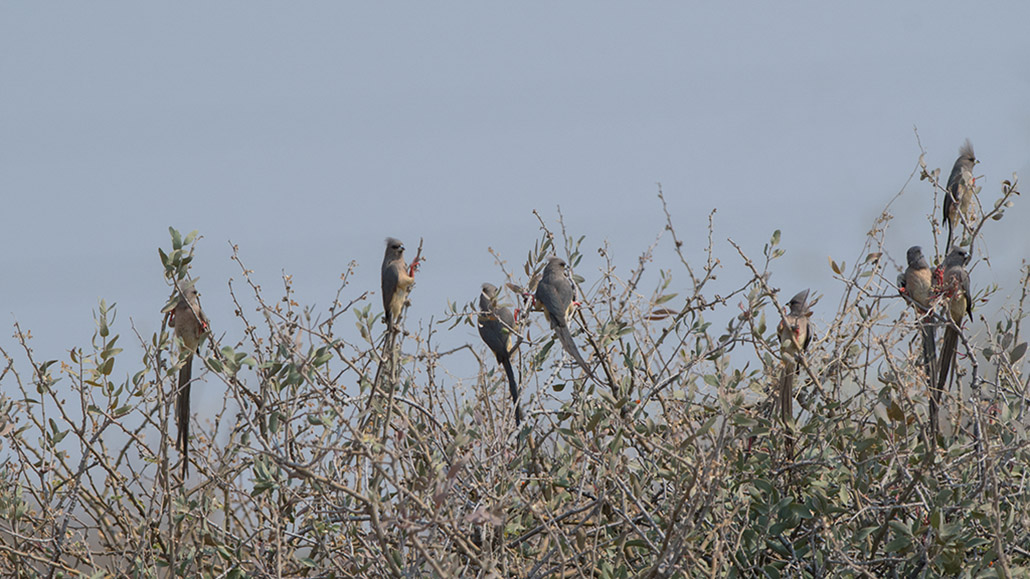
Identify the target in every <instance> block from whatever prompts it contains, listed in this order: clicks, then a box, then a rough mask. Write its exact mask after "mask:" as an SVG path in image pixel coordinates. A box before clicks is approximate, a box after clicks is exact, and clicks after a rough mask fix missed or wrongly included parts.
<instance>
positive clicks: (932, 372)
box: [920, 320, 937, 387]
mask: <svg viewBox="0 0 1030 579" xmlns="http://www.w3.org/2000/svg"><path fill="white" fill-rule="evenodd" d="M920 332H921V333H922V335H923V365H924V366H926V376H927V379H928V380H929V383H930V386H931V387H932V386H933V385H934V384H935V383H936V381H937V349H936V344H935V342H936V337H935V336H934V334H935V331H934V325H933V323H932V322H930V321H929V320H926V321H924V322H923V324H922V326H921V327H920Z"/></svg>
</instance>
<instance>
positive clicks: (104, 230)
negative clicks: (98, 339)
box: [0, 2, 1030, 372]
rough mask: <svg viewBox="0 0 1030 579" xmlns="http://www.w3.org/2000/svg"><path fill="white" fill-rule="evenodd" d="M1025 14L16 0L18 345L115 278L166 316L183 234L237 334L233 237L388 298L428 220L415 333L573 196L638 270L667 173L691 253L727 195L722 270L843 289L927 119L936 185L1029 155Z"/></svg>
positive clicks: (268, 256)
mask: <svg viewBox="0 0 1030 579" xmlns="http://www.w3.org/2000/svg"><path fill="white" fill-rule="evenodd" d="M1028 26H1030V4H1027V3H1022V2H1008V3H985V4H971V3H968V2H964V3H958V2H950V3H941V2H922V3H900V2H876V3H869V2H863V3H855V4H847V5H845V4H842V3H828V2H804V3H790V4H786V3H768V2H762V3H757V2H755V3H725V2H720V3H705V4H701V5H689V4H680V3H677V4H673V3H650V4H647V5H645V4H644V3H613V2H563V3H543V2H528V3H527V2H521V3H500V2H475V3H464V4H458V3H444V4H442V5H430V4H429V3H424V2H417V3H415V2H407V3H381V2H372V3H360V4H359V3H340V2H303V3H270V2H217V3H214V2H177V3H174V4H173V3H150V2H147V3H140V2H106V3H43V2H4V3H3V4H2V5H0V190H2V191H3V199H4V211H3V212H2V214H0V223H2V226H3V231H4V234H5V237H6V240H7V250H6V251H5V252H3V254H2V256H0V262H2V271H3V276H2V279H0V295H2V297H3V298H4V306H3V308H2V310H3V319H4V322H3V324H4V327H6V328H8V330H4V331H3V332H0V345H3V347H4V348H6V349H8V351H12V350H13V349H14V347H13V341H12V339H11V338H10V334H11V331H10V329H9V328H10V326H11V322H13V321H14V320H18V321H19V322H20V323H21V324H22V327H23V329H31V330H32V331H33V334H34V336H35V340H34V345H35V347H36V348H37V352H36V356H37V359H50V358H61V359H66V358H67V354H66V350H67V349H68V348H70V347H72V346H75V345H85V344H86V343H88V340H89V338H90V336H91V334H92V331H93V325H92V310H93V309H95V308H96V303H97V299H98V298H100V297H103V298H106V299H107V300H108V301H109V302H117V303H118V304H119V320H120V324H119V326H118V327H117V328H116V330H117V331H118V332H120V333H121V334H123V335H124V336H125V338H124V339H123V344H122V345H123V346H127V345H128V344H126V343H125V342H131V340H129V337H130V336H129V335H130V334H131V332H130V329H129V326H128V322H129V318H130V317H131V318H132V319H133V321H134V322H135V324H136V327H137V328H138V329H139V330H140V332H141V333H142V334H143V335H144V336H149V334H150V333H151V332H153V331H155V330H156V329H157V324H158V322H159V319H160V318H159V314H158V310H159V309H160V307H161V306H162V305H163V304H164V302H165V300H166V298H167V296H168V289H167V287H166V285H165V283H164V281H163V279H162V275H161V273H162V272H161V267H160V264H159V262H158V258H157V250H156V248H157V247H158V246H161V247H168V245H169V240H168V233H167V227H168V226H169V225H173V226H175V227H177V228H178V229H180V230H181V231H183V232H187V231H190V230H193V229H198V230H200V232H201V233H202V234H203V235H204V237H205V239H204V240H203V241H202V242H201V245H200V248H199V254H198V257H197V260H196V267H195V270H194V271H195V273H196V274H197V275H199V276H200V278H201V281H200V284H199V288H200V290H201V293H202V300H203V303H204V307H205V309H206V310H207V311H208V313H209V316H210V317H211V319H212V322H213V324H214V325H215V328H216V330H220V331H224V332H226V333H227V336H228V338H229V340H228V341H230V342H231V341H235V340H236V339H238V338H239V336H240V333H241V332H240V327H239V324H238V323H237V322H236V320H234V319H233V318H232V314H231V311H232V310H231V303H230V301H229V297H228V292H227V289H226V280H227V279H228V278H229V277H236V278H237V279H239V272H238V267H237V266H236V265H235V264H233V263H232V262H231V261H230V260H229V253H230V252H229V246H228V241H230V240H231V241H232V242H233V243H236V244H238V245H239V246H240V248H241V253H242V256H243V258H244V259H245V260H246V263H247V264H248V266H249V267H250V268H252V269H254V270H256V272H257V275H258V277H259V279H260V280H261V281H263V282H264V285H265V287H266V289H267V290H268V291H269V292H270V297H274V296H275V295H277V293H276V292H277V291H278V288H279V287H280V286H279V284H277V283H276V279H277V278H278V276H279V274H280V272H281V271H282V270H286V271H287V272H288V273H292V274H294V275H295V278H294V279H295V287H296V289H297V290H298V297H299V299H300V301H302V302H303V303H314V304H317V305H318V306H319V307H320V308H323V309H324V308H325V307H326V306H328V304H329V302H330V301H331V299H332V298H333V296H334V295H335V289H336V286H337V283H338V276H339V274H340V273H341V272H342V271H344V269H345V268H346V266H347V263H348V262H350V261H351V260H356V261H358V262H359V264H360V267H359V269H358V273H357V275H356V276H355V278H354V280H353V284H352V286H351V287H350V289H349V292H348V293H347V294H345V297H346V298H350V297H355V296H357V295H358V294H360V293H361V291H364V290H365V289H369V290H376V291H378V283H379V282H378V276H379V264H380V261H381V259H382V254H383V247H384V246H383V240H384V238H385V237H386V236H388V235H390V236H395V237H398V238H400V239H402V240H404V241H405V242H406V243H407V245H408V247H409V248H410V252H411V253H413V252H414V248H415V247H416V246H417V244H418V239H419V237H424V238H425V252H426V254H427V255H428V257H429V261H428V262H427V263H426V265H425V267H424V268H423V270H422V273H421V275H420V276H419V278H418V285H417V287H416V290H415V293H414V295H413V296H412V298H413V302H414V306H413V308H412V309H411V311H410V312H409V324H412V323H414V322H413V321H412V320H415V319H418V318H422V319H424V320H428V318H429V317H430V316H436V317H437V318H439V317H440V316H441V315H442V314H443V311H444V306H445V302H446V300H447V299H452V300H455V301H458V302H467V301H468V300H471V299H473V298H474V297H475V295H476V293H477V291H478V287H479V284H480V283H482V282H483V281H493V282H495V283H497V282H499V281H500V272H499V269H498V268H497V267H496V266H495V265H494V260H493V257H492V256H490V254H489V253H488V252H487V247H493V248H494V249H496V250H497V251H498V252H500V254H501V255H502V256H504V257H505V258H506V259H508V260H509V264H510V266H511V267H512V268H515V269H518V265H519V264H521V261H522V260H523V259H524V258H525V255H526V253H527V251H528V250H529V249H530V248H532V246H533V243H534V242H535V241H536V239H537V238H538V237H539V231H538V228H537V222H536V219H535V218H534V217H533V215H532V211H533V210H534V209H535V210H538V211H539V212H540V213H541V214H542V215H543V216H544V218H545V219H548V220H549V221H551V222H552V224H553V220H554V219H555V218H556V216H557V212H556V210H555V207H556V206H557V205H561V207H562V211H563V213H564V215H565V216H566V221H567V225H568V227H569V229H570V231H571V232H572V233H573V234H575V235H576V236H578V235H586V241H585V242H584V248H585V249H586V253H587V256H588V257H587V259H586V260H585V261H584V264H583V266H581V267H580V268H579V269H578V270H577V273H579V274H580V275H582V276H584V277H585V278H587V280H588V282H591V281H593V280H596V279H597V266H598V262H597V261H596V259H595V258H594V256H595V255H596V253H595V251H594V250H595V249H596V248H597V247H599V246H600V245H601V244H602V243H603V242H604V240H606V239H607V240H608V241H609V242H610V243H611V245H612V247H613V250H614V251H613V254H614V258H615V260H616V262H617V263H618V264H619V265H620V267H621V268H622V271H623V272H628V271H629V270H630V269H631V268H632V267H634V265H635V263H636V257H637V255H638V254H639V253H640V252H641V251H643V250H644V249H645V248H646V247H647V245H648V244H649V243H650V242H651V241H652V240H653V239H654V237H655V236H656V235H658V234H659V233H660V232H661V228H662V226H663V224H664V217H663V215H662V213H661V208H660V205H659V203H658V201H657V199H656V197H655V192H656V183H657V182H661V183H662V185H663V188H664V191H665V194H666V197H667V198H668V200H669V203H670V209H671V210H672V212H673V214H674V218H675V220H676V224H677V227H678V230H679V233H680V236H681V237H682V238H684V239H685V241H687V243H688V247H689V249H690V251H691V253H692V254H693V255H698V256H700V249H701V247H702V245H703V243H704V241H705V232H704V231H703V229H702V228H703V227H704V225H705V222H706V216H707V213H708V211H709V210H710V209H711V208H713V207H714V208H718V210H719V212H718V214H717V216H716V228H717V229H716V235H715V238H716V240H717V241H718V242H719V246H718V253H719V257H720V258H722V260H723V261H724V262H725V263H726V264H727V269H726V272H725V273H724V278H725V283H727V284H731V283H734V282H735V281H737V280H741V279H744V277H745V274H744V272H743V271H742V270H741V268H740V267H739V264H738V263H737V261H736V260H735V254H734V253H733V252H732V250H731V249H730V248H729V247H728V246H727V245H726V244H725V243H724V242H723V240H725V238H727V237H732V238H734V239H735V240H736V241H738V242H740V243H742V244H743V245H744V246H745V248H747V249H748V250H749V251H750V252H751V253H752V254H753V255H755V256H757V255H758V254H759V253H760V250H761V247H762V244H764V243H765V241H766V240H767V239H768V238H769V235H770V234H771V233H772V231H773V230H774V229H782V230H783V247H784V248H785V249H786V250H787V251H788V254H787V256H786V257H785V258H783V259H782V260H780V262H779V263H778V269H777V272H776V274H775V276H774V279H773V285H775V286H777V287H783V288H784V289H785V291H786V292H787V294H788V295H793V293H795V291H796V290H798V289H801V288H803V287H807V286H811V287H813V288H814V289H815V290H816V291H818V292H823V293H825V294H826V296H827V297H826V298H825V299H824V300H823V304H824V305H825V306H826V308H827V309H829V310H832V308H833V307H834V306H835V305H836V303H837V300H838V297H839V295H840V291H841V288H840V286H839V285H838V284H835V283H834V282H833V281H832V279H831V278H830V273H829V269H828V267H827V260H826V258H827V256H828V255H833V256H834V257H836V258H837V259H844V260H847V261H848V263H849V264H850V263H852V262H853V261H854V260H855V259H856V257H859V255H858V254H859V252H860V249H861V246H862V243H863V237H864V235H865V233H866V231H867V230H868V229H869V227H870V225H871V223H872V220H873V218H874V217H875V216H876V215H877V214H879V212H880V210H881V209H882V208H883V206H884V205H885V204H886V203H887V202H888V201H889V200H890V198H891V197H893V196H894V194H895V193H897V192H898V191H899V190H900V189H901V188H902V187H903V186H904V185H905V183H906V180H907V179H908V177H909V174H910V173H911V171H912V170H913V168H914V166H915V163H916V160H917V158H918V155H919V150H918V146H917V143H916V139H915V136H914V133H913V127H918V129H919V134H920V137H921V139H922V143H923V145H924V147H925V148H926V149H927V152H928V157H927V161H928V163H929V164H930V166H931V167H941V168H942V171H943V173H944V176H945V178H946V176H947V173H948V171H949V170H950V168H951V164H952V163H953V161H954V159H955V157H956V155H957V151H958V147H959V145H960V144H961V143H962V140H963V139H965V138H966V137H969V138H970V139H972V141H973V143H974V145H975V147H976V152H977V156H978V157H979V158H980V159H981V160H982V163H981V165H979V166H978V171H977V174H983V175H985V176H986V179H985V180H984V181H983V182H982V184H983V186H984V193H983V195H985V197H984V199H985V200H987V202H989V201H990V200H993V199H994V198H995V197H996V196H997V192H998V189H999V187H998V183H999V182H1000V181H1001V180H1002V179H1005V178H1008V177H1010V175H1011V173H1012V172H1013V171H1018V172H1019V173H1020V174H1021V175H1025V174H1027V172H1028V171H1030V34H1028ZM930 194H931V192H930V189H929V187H928V186H927V185H926V184H925V183H919V182H918V181H913V182H912V183H910V184H909V185H908V188H907V190H906V193H905V195H904V196H903V197H902V199H901V200H900V201H899V202H898V203H897V204H896V205H895V206H894V213H895V216H896V217H897V219H896V220H895V222H894V224H893V226H892V230H891V233H890V236H889V239H890V240H891V244H892V246H891V247H890V249H891V250H892V253H893V257H894V258H895V259H903V258H904V251H905V249H906V248H907V247H908V246H909V245H913V244H917V243H918V244H922V245H924V246H927V247H929V246H930V245H931V243H932V242H931V238H930V236H929V228H928V226H927V224H926V220H925V217H926V214H927V213H929V212H930V211H931V207H930V205H929V204H930V199H931V197H930ZM1024 197H1025V196H1024ZM1028 203H1030V199H1025V198H1020V199H1017V205H1016V207H1015V208H1014V209H1013V210H1012V211H1011V212H1010V214H1009V215H1008V217H1007V218H1006V219H1005V220H1004V221H1002V222H1001V223H999V224H997V225H995V226H992V227H991V228H990V229H989V231H988V237H987V239H986V241H985V243H984V247H985V248H986V249H988V250H989V251H990V252H991V256H992V261H993V262H994V265H995V270H994V272H993V273H994V274H997V275H1009V274H1011V272H1013V271H1015V270H1016V269H1018V267H1019V264H1020V260H1021V259H1022V258H1024V257H1026V256H1028V255H1030V235H1028V234H1027V233H1026V225H1025V224H1026V222H1027V216H1028V215H1030V209H1028V207H1027V204H1028ZM666 264H667V265H666ZM660 266H667V267H673V266H674V259H673V254H672V251H671V245H670V244H669V243H668V242H666V243H664V245H663V246H662V248H661V249H660V251H659V252H658V254H657V256H656V260H655V263H654V264H653V266H652V267H660ZM977 274H978V275H979V276H981V277H979V278H978V279H974V286H976V285H981V284H984V283H986V280H985V277H986V276H988V275H991V273H990V272H988V271H987V270H986V269H978V270H977ZM676 275H677V276H679V279H681V280H682V281H683V283H684V284H685V283H686V279H685V278H684V276H682V275H681V274H680V273H678V272H677V274H676ZM1012 279H1014V278H1009V280H1010V281H1011V280H1012ZM1002 281H1004V280H1002ZM1006 290H1007V291H1006V292H1004V293H1010V292H1011V291H1013V290H1014V288H1012V287H1011V286H1010V287H1009V288H1006ZM372 303H373V304H374V307H376V308H377V309H378V308H379V307H380V304H381V302H380V298H379V296H378V295H375V296H373V297H372ZM826 315H828V312H827V313H826ZM819 317H820V312H816V318H817V319H818V318H819ZM346 326H347V327H348V328H349V327H350V324H347V325H346ZM444 339H445V340H451V341H454V342H461V341H466V340H467V341H476V340H478V338H477V337H476V336H475V334H474V332H473V331H472V330H471V329H467V328H460V329H458V330H455V332H454V335H452V336H449V337H446V338H444ZM477 345H478V343H477ZM128 361H129V359H127V360H126V362H128ZM129 370H130V368H128V367H126V366H125V365H122V366H121V371H122V372H128V371H129Z"/></svg>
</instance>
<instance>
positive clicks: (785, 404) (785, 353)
mask: <svg viewBox="0 0 1030 579" xmlns="http://www.w3.org/2000/svg"><path fill="white" fill-rule="evenodd" d="M787 308H788V310H789V313H787V315H785V316H783V319H782V320H780V324H779V325H778V326H777V327H776V336H777V337H778V338H779V339H780V358H781V359H782V360H783V378H782V379H781V380H780V418H781V419H782V420H783V424H784V425H789V424H790V421H791V419H793V417H794V408H793V402H794V393H793V389H794V376H795V375H796V374H797V371H798V356H800V355H801V353H802V352H805V351H807V350H808V345H809V344H810V343H811V342H812V328H811V324H809V321H808V318H810V317H811V316H812V312H811V311H809V309H808V290H807V289H806V290H804V291H801V292H798V294H797V295H795V296H794V297H792V298H790V301H789V302H787ZM786 446H787V448H788V452H790V453H791V454H793V450H792V448H793V440H792V439H791V438H790V437H789V435H788V437H787V445H786Z"/></svg>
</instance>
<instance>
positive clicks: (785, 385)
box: [780, 363, 798, 457]
mask: <svg viewBox="0 0 1030 579" xmlns="http://www.w3.org/2000/svg"><path fill="white" fill-rule="evenodd" d="M797 370H798V366H797V363H787V364H784V365H783V379H782V380H781V381H780V420H782V421H783V429H784V436H783V443H784V447H785V448H786V451H787V456H788V457H793V456H794V436H793V434H791V431H790V430H791V420H792V419H793V418H794V395H793V391H794V375H795V374H796V373H797Z"/></svg>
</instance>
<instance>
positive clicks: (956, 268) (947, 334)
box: [934, 247, 973, 399]
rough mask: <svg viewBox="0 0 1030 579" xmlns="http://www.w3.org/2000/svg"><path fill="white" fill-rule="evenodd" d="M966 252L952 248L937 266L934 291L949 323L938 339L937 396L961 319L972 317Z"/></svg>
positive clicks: (952, 356)
mask: <svg viewBox="0 0 1030 579" xmlns="http://www.w3.org/2000/svg"><path fill="white" fill-rule="evenodd" d="M968 257H969V256H968V254H967V253H966V251H965V250H964V249H962V248H961V247H953V248H952V249H951V251H950V252H949V253H948V255H947V256H945V258H944V263H942V264H941V266H940V268H938V273H937V279H938V282H939V285H938V287H937V294H938V295H940V296H943V298H944V303H945V307H946V312H947V319H948V320H949V322H950V323H949V324H948V326H947V327H946V328H945V329H944V341H943V342H941V368H940V374H939V375H938V377H937V392H934V395H935V396H937V397H938V399H939V397H940V395H941V392H943V391H944V387H945V386H946V385H947V384H948V375H949V373H950V371H951V367H952V364H953V362H954V360H955V351H956V349H957V348H958V335H959V332H961V331H962V321H963V320H964V319H965V317H966V316H967V315H968V316H969V317H970V318H972V317H973V299H972V297H971V296H970V294H969V273H968V272H967V271H966V267H965V265H966V260H967V259H968Z"/></svg>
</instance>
